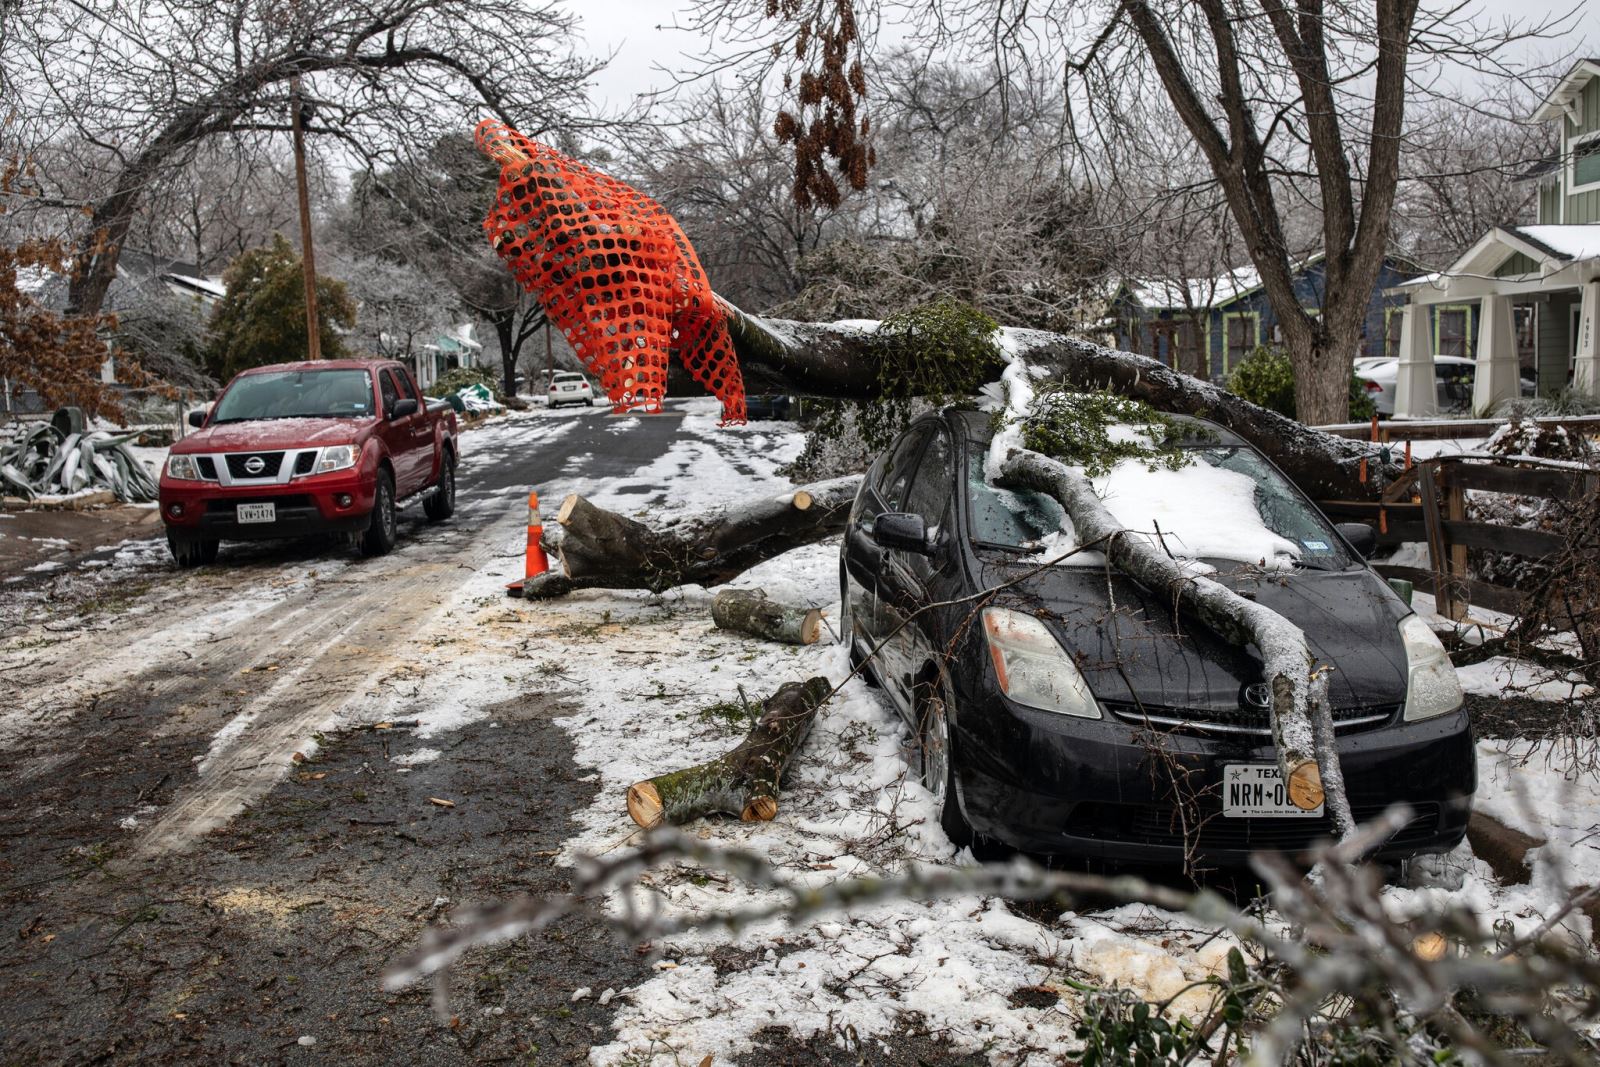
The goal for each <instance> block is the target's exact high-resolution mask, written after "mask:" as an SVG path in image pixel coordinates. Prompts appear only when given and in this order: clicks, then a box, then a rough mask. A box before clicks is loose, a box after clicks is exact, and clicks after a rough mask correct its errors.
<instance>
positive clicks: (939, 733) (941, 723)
mask: <svg viewBox="0 0 1600 1067" xmlns="http://www.w3.org/2000/svg"><path fill="white" fill-rule="evenodd" d="M948 711H949V709H948V706H947V705H946V703H945V698H944V696H943V695H942V694H941V693H940V691H939V689H938V687H936V686H933V687H929V688H928V689H927V690H926V691H925V692H924V695H923V698H922V699H921V700H919V701H918V702H917V715H918V718H919V719H920V720H921V721H920V723H919V724H918V729H919V733H920V734H921V738H920V741H921V744H920V745H919V746H918V747H919V749H920V753H921V764H922V766H921V777H922V786H923V788H924V789H926V790H927V791H928V792H930V793H932V794H933V799H934V803H936V804H937V805H938V806H939V825H940V826H942V827H944V832H945V834H946V836H948V837H949V838H950V843H951V844H952V845H954V846H956V848H958V849H959V848H969V847H971V846H973V845H974V844H975V843H976V838H975V837H974V836H973V833H972V827H970V826H968V825H967V820H966V819H965V818H964V817H963V816H962V814H961V802H960V801H959V800H958V799H957V798H956V780H955V765H954V762H953V761H952V759H951V756H952V750H951V746H950V718H949V714H948Z"/></svg>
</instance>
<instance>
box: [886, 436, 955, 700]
mask: <svg viewBox="0 0 1600 1067" xmlns="http://www.w3.org/2000/svg"><path fill="white" fill-rule="evenodd" d="M953 448H954V445H953V443H952V439H951V435H950V431H949V430H948V429H946V428H945V427H943V426H935V427H934V428H933V431H932V433H931V435H930V436H929V437H928V441H927V444H926V445H925V446H924V447H923V449H922V454H921V458H920V459H919V460H918V462H917V465H916V469H915V473H914V474H913V475H912V476H911V478H910V480H909V482H908V484H907V486H906V488H905V491H904V496H903V498H902V499H901V501H900V502H899V503H898V504H897V505H896V507H895V509H894V510H896V511H906V512H910V513H911V514H913V515H917V516H919V517H920V518H921V519H922V521H923V523H924V524H925V526H926V528H927V530H928V534H929V542H930V543H931V544H933V545H934V546H935V548H934V551H933V552H932V553H931V554H923V553H919V552H911V551H907V550H905V549H886V550H884V553H883V561H882V563H881V565H880V568H879V579H878V597H879V603H878V618H879V620H880V624H881V625H882V626H883V627H884V632H885V634H886V635H887V636H886V639H885V643H884V648H883V661H884V662H883V666H884V670H883V671H882V672H881V673H880V674H879V677H880V679H882V681H883V683H884V686H885V687H886V688H887V689H888V690H889V691H890V692H891V693H892V694H893V695H894V696H895V699H896V700H897V701H898V702H899V703H900V705H901V707H902V709H903V710H905V711H906V712H908V713H909V712H910V711H911V710H912V703H913V699H914V697H913V693H912V680H913V679H914V678H915V677H916V675H917V673H918V672H919V671H920V670H921V667H922V665H923V664H924V663H926V662H928V659H929V657H930V656H931V655H932V642H933V641H934V640H937V635H933V634H930V632H929V630H928V626H929V625H931V623H932V621H933V620H932V619H931V617H930V615H929V613H924V614H923V615H920V616H918V615H917V612H918V611H919V610H920V609H921V608H923V607H925V606H926V605H927V604H928V603H930V601H931V599H932V598H931V596H930V595H929V584H930V581H931V580H932V578H933V576H934V573H935V572H936V571H938V570H940V569H942V568H943V567H944V566H945V565H946V562H947V560H948V559H949V558H950V555H949V553H950V551H951V544H952V541H951V538H950V536H949V533H950V531H949V530H948V529H947V527H948V525H949V521H950V511H951V506H952V503H953V501H954V495H955V494H954V485H955V482H954V478H955V474H954V470H953V464H954V459H953V456H954V453H953ZM913 617H915V618H913Z"/></svg>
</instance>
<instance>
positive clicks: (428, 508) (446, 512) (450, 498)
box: [422, 448, 456, 522]
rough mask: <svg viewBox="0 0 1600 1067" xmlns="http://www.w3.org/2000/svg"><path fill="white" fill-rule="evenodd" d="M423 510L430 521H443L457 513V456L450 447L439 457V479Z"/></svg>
mask: <svg viewBox="0 0 1600 1067" xmlns="http://www.w3.org/2000/svg"><path fill="white" fill-rule="evenodd" d="M422 510H423V512H424V513H425V514H426V515H427V516H428V521H429V522H443V521H444V520H445V519H448V518H449V517H450V516H452V515H454V514H455V513H456V458H455V456H454V455H453V454H452V453H451V452H450V450H449V449H448V448H447V449H445V450H444V455H442V456H440V457H439V481H438V484H437V486H436V488H435V489H434V492H433V495H432V496H430V497H428V499H426V500H424V501H423V502H422Z"/></svg>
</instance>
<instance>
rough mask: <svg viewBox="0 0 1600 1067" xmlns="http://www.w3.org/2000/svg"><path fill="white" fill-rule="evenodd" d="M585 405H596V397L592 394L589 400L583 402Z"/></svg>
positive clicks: (588, 406)
mask: <svg viewBox="0 0 1600 1067" xmlns="http://www.w3.org/2000/svg"><path fill="white" fill-rule="evenodd" d="M583 406H584V407H586V408H592V407H594V397H592V396H591V397H590V398H589V399H588V400H585V401H584V402H583Z"/></svg>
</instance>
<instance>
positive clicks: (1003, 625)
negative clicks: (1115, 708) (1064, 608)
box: [983, 608, 1100, 719]
mask: <svg viewBox="0 0 1600 1067" xmlns="http://www.w3.org/2000/svg"><path fill="white" fill-rule="evenodd" d="M983 635H984V637H986V638H988V641H989V655H990V656H991V657H992V658H993V659H994V673H995V677H996V678H997V679H998V680H999V682H1000V691H1001V692H1003V693H1005V695H1006V696H1008V697H1010V698H1011V699H1012V700H1015V701H1016V702H1017V703H1018V704H1023V705H1026V706H1027V707H1030V708H1038V709H1039V710H1041V711H1056V712H1060V713H1061V714H1063V715H1076V716H1077V717H1079V718H1082V719H1098V718H1099V717H1100V705H1099V704H1096V703H1095V699H1094V694H1093V693H1091V692H1089V683H1088V682H1085V681H1084V680H1083V674H1082V672H1081V671H1079V670H1078V666H1077V664H1075V663H1073V662H1072V657H1071V656H1068V655H1067V653H1066V651H1065V650H1064V649H1063V648H1062V647H1061V644H1060V642H1058V641H1057V640H1056V639H1055V636H1054V635H1053V634H1052V633H1051V632H1050V630H1049V629H1048V628H1047V627H1046V626H1045V624H1044V623H1042V622H1040V621H1039V620H1038V619H1036V618H1034V617H1033V616H1032V615H1025V614H1023V613H1022V612H1020V611H1011V610H1009V609H1006V608H985V609H984V610H983Z"/></svg>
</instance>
